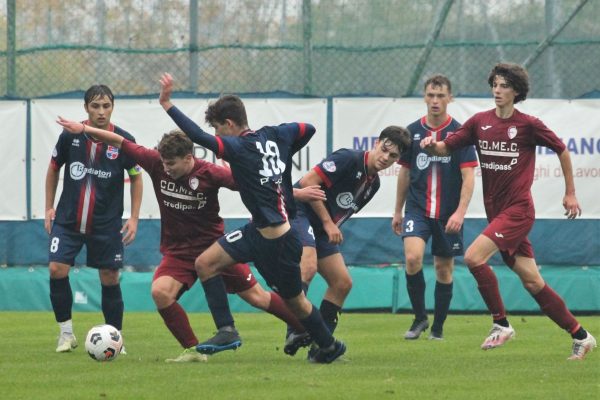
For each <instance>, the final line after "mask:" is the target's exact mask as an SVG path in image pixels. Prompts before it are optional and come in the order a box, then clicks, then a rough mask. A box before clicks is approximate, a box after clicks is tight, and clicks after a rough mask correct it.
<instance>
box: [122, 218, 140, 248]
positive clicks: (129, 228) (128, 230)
mask: <svg viewBox="0 0 600 400" xmlns="http://www.w3.org/2000/svg"><path fill="white" fill-rule="evenodd" d="M137 226H138V220H137V219H136V218H129V219H128V220H127V222H125V225H123V228H121V234H122V235H123V239H122V241H123V244H124V245H125V246H127V245H128V244H129V243H131V242H133V240H134V239H135V235H136V233H137Z"/></svg>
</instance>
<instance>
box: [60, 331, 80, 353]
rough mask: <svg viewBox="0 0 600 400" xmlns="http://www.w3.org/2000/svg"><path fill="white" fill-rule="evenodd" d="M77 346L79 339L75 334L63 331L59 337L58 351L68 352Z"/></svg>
mask: <svg viewBox="0 0 600 400" xmlns="http://www.w3.org/2000/svg"><path fill="white" fill-rule="evenodd" d="M76 347H77V339H76V338H75V335H73V334H66V333H61V334H60V336H59V337H58V345H57V346H56V352H57V353H67V352H69V351H71V350H73V349H74V348H76Z"/></svg>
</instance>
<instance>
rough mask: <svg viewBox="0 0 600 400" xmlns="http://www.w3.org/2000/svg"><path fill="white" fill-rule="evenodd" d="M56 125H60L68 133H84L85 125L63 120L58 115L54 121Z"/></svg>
mask: <svg viewBox="0 0 600 400" xmlns="http://www.w3.org/2000/svg"><path fill="white" fill-rule="evenodd" d="M56 123H57V124H59V125H61V126H62V127H63V128H65V130H66V131H67V132H69V133H83V132H84V131H85V125H84V124H83V123H81V122H77V121H71V120H69V119H66V118H63V117H61V116H60V115H59V116H58V119H57V120H56Z"/></svg>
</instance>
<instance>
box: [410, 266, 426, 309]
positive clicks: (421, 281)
mask: <svg viewBox="0 0 600 400" xmlns="http://www.w3.org/2000/svg"><path fill="white" fill-rule="evenodd" d="M406 289H407V290H408V297H409V299H410V304H411V305H412V308H413V312H414V313H415V320H417V321H423V320H425V319H427V312H426V311H425V277H424V276H423V270H420V271H419V272H417V273H416V274H414V275H409V274H406Z"/></svg>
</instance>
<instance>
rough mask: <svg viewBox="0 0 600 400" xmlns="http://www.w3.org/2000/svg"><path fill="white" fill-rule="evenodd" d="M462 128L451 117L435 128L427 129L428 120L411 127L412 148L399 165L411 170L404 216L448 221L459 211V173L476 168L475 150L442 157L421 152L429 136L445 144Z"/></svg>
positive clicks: (423, 118)
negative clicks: (450, 136) (422, 142)
mask: <svg viewBox="0 0 600 400" xmlns="http://www.w3.org/2000/svg"><path fill="white" fill-rule="evenodd" d="M459 127H460V124H459V123H458V121H456V120H455V119H454V118H452V117H450V116H448V119H447V120H446V121H445V122H444V123H443V124H442V125H440V126H438V127H436V128H432V127H430V126H428V125H427V118H426V117H422V118H421V119H420V120H417V121H415V122H413V123H412V124H410V125H409V126H408V130H409V131H410V133H411V138H412V142H411V146H410V148H409V149H408V150H407V151H405V152H403V153H402V155H401V156H400V160H399V161H398V163H399V164H400V165H402V167H404V168H409V169H410V184H409V186H408V193H407V196H406V206H405V213H407V214H413V213H416V214H420V215H425V216H426V217H427V218H434V219H443V220H446V219H448V218H449V217H450V216H451V215H452V214H453V213H454V212H455V211H456V208H457V207H458V203H459V201H460V191H461V188H462V174H461V171H460V170H461V168H469V167H476V166H477V156H476V154H475V149H474V148H473V146H468V147H465V148H463V149H459V150H457V151H453V152H452V153H451V154H449V155H447V156H443V157H440V156H434V155H430V154H428V153H427V152H426V151H425V150H423V149H421V146H420V143H421V140H423V138H426V137H429V136H434V137H435V140H436V141H441V140H444V139H445V138H446V137H448V136H449V135H452V133H453V132H454V131H456V130H457V129H458V128H459Z"/></svg>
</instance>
